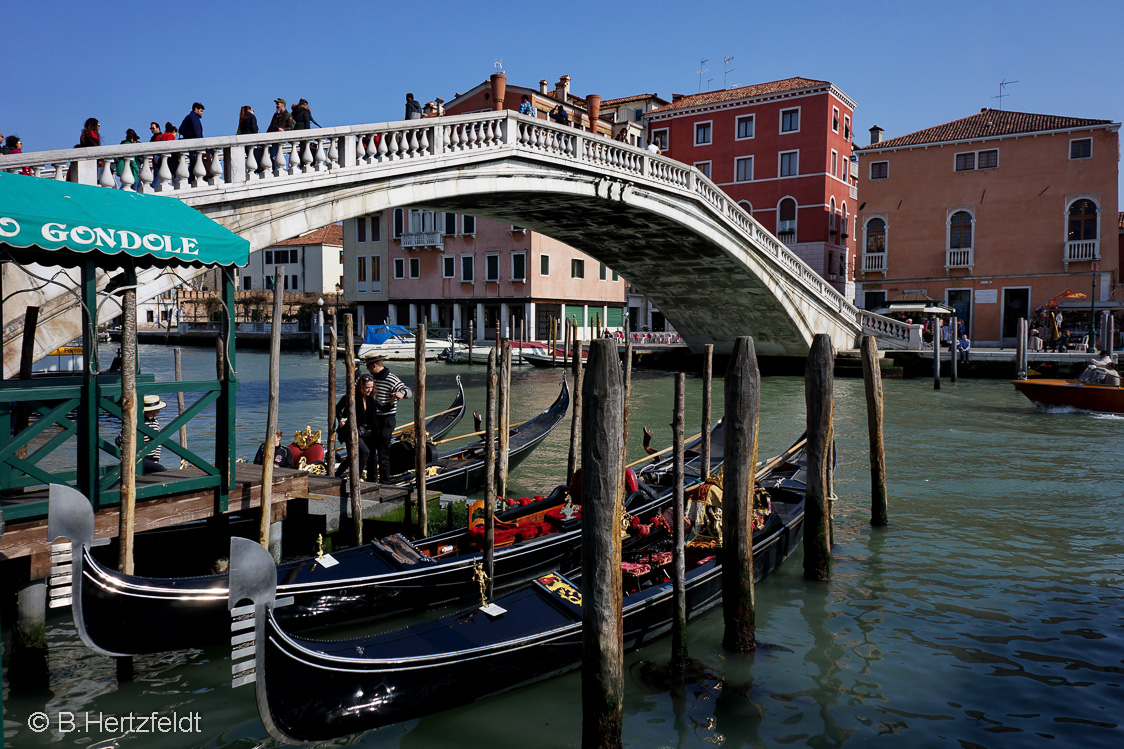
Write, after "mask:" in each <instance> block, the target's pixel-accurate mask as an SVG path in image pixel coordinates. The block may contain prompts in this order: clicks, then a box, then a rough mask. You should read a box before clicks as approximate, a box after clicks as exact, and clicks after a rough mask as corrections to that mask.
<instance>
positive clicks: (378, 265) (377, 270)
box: [371, 255, 382, 291]
mask: <svg viewBox="0 0 1124 749" xmlns="http://www.w3.org/2000/svg"><path fill="white" fill-rule="evenodd" d="M371 291H382V258H381V257H379V256H378V255H371Z"/></svg>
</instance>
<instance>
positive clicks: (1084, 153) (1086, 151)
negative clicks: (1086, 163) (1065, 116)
mask: <svg viewBox="0 0 1124 749" xmlns="http://www.w3.org/2000/svg"><path fill="white" fill-rule="evenodd" d="M1092 155H1093V139H1092V138H1079V139H1078V140H1071V141H1070V142H1069V158H1071V159H1088V158H1091V157H1092Z"/></svg>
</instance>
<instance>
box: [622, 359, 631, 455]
mask: <svg viewBox="0 0 1124 749" xmlns="http://www.w3.org/2000/svg"><path fill="white" fill-rule="evenodd" d="M631 403H632V341H628V342H627V343H625V345H624V406H623V409H624V416H623V424H624V433H623V435H622V436H621V445H622V449H623V450H624V461H625V463H627V462H628V412H629V404H631Z"/></svg>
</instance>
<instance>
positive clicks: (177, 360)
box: [172, 346, 187, 447]
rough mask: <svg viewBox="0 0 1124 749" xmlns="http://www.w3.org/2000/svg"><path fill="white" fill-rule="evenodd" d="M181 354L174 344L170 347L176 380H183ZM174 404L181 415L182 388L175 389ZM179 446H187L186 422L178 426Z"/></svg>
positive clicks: (182, 403)
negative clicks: (173, 346) (172, 347)
mask: <svg viewBox="0 0 1124 749" xmlns="http://www.w3.org/2000/svg"><path fill="white" fill-rule="evenodd" d="M182 355H183V351H182V349H180V347H179V346H176V347H175V348H174V349H172V364H173V366H174V367H175V370H176V382H182V381H183V362H182V361H181V358H182ZM176 406H178V407H179V411H178V412H177V413H178V414H180V415H182V414H183V406H184V401H183V391H182V390H177V391H176ZM180 447H187V424H184V425H183V426H182V427H180Z"/></svg>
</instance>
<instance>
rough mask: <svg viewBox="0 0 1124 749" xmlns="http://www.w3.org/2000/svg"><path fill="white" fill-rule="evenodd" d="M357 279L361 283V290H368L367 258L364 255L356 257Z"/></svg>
mask: <svg viewBox="0 0 1124 749" xmlns="http://www.w3.org/2000/svg"><path fill="white" fill-rule="evenodd" d="M355 280H356V281H358V282H359V284H360V286H359V291H366V290H367V288H366V286H365V284H366V283H367V258H366V256H364V255H360V256H359V257H357V258H355Z"/></svg>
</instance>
